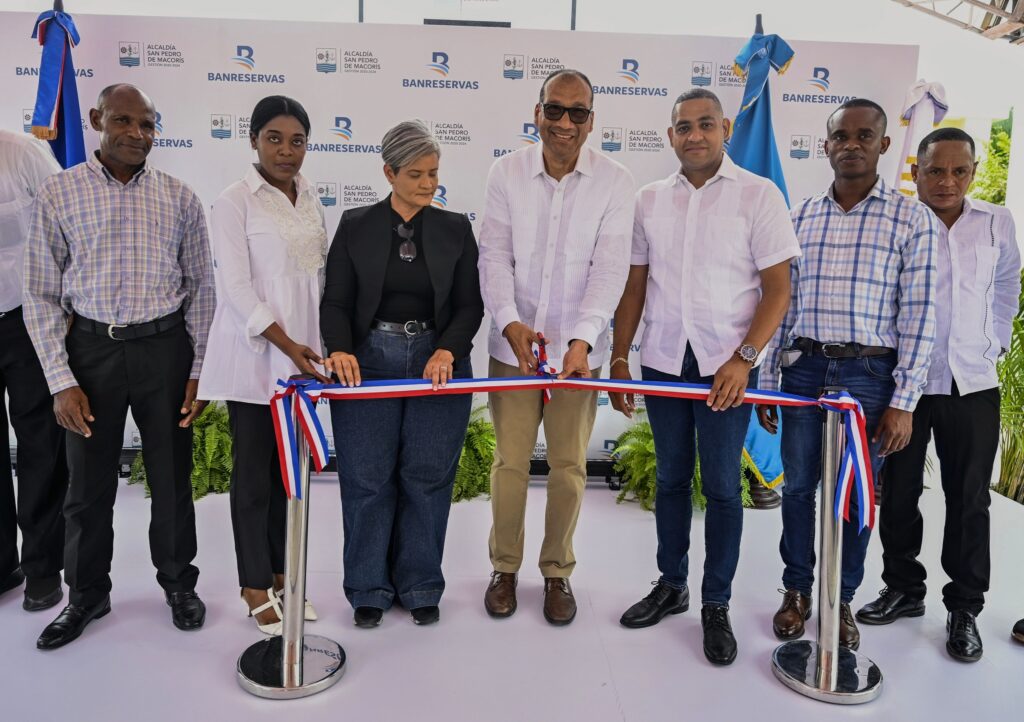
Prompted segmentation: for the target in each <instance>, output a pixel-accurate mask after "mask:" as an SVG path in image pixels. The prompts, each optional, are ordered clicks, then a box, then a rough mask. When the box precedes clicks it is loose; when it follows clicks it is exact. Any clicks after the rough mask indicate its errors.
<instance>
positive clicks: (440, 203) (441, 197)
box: [430, 185, 476, 221]
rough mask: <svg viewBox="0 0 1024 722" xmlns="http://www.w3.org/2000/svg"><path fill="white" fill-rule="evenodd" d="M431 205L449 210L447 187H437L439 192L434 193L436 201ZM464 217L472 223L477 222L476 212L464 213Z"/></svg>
mask: <svg viewBox="0 0 1024 722" xmlns="http://www.w3.org/2000/svg"><path fill="white" fill-rule="evenodd" d="M430 205H432V206H434V208H442V209H447V208H448V188H447V187H445V186H442V185H439V186H438V187H437V190H436V191H434V200H433V201H431V203H430ZM462 215H464V216H465V217H466V218H468V219H469V220H471V221H475V220H476V212H475V211H470V212H468V213H466V212H464V213H463V214H462Z"/></svg>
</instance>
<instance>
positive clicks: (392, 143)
mask: <svg viewBox="0 0 1024 722" xmlns="http://www.w3.org/2000/svg"><path fill="white" fill-rule="evenodd" d="M431 153H436V154H437V156H438V157H441V144H440V143H438V142H437V138H435V137H434V134H433V133H431V132H430V128H428V127H427V124H426V123H424V122H423V121H422V120H406V121H404V122H402V123H399V124H398V125H396V126H395V127H394V128H392V129H391V130H389V131H388V132H387V133H385V134H384V138H383V139H382V140H381V142H380V155H381V158H383V159H384V162H385V163H386V164H388V165H389V166H391V169H392V170H393V171H395V172H396V173H397V172H398V170H399V169H401V168H404V167H405V166H407V165H409V164H410V163H413V162H415V161H416V160H417V159H419V158H422V157H423V156H425V155H430V154H431Z"/></svg>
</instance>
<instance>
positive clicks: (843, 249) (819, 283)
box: [757, 98, 937, 649]
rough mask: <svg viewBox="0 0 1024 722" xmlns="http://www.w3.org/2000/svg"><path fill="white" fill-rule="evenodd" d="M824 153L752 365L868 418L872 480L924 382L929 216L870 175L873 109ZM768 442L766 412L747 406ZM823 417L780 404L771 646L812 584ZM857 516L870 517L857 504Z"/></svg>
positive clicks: (858, 536)
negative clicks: (776, 316)
mask: <svg viewBox="0 0 1024 722" xmlns="http://www.w3.org/2000/svg"><path fill="white" fill-rule="evenodd" d="M826 130H827V140H826V142H825V151H826V153H827V154H828V158H829V163H830V164H831V166H832V170H833V172H834V174H835V179H834V181H833V183H832V184H831V185H830V186H829V187H828V189H827V190H825V191H823V192H821V193H819V194H818V195H816V196H813V197H811V198H808V199H806V200H804V201H802V202H801V203H798V204H796V205H795V206H794V207H793V209H792V211H791V215H792V218H793V225H794V227H795V230H796V235H797V238H798V239H799V240H800V249H801V251H802V253H803V256H802V257H801V258H800V259H798V260H797V261H796V262H795V263H794V264H793V265H792V279H793V281H792V282H793V299H792V302H791V303H790V307H789V312H788V313H787V314H786V318H785V320H784V321H783V322H782V326H781V327H780V328H779V333H778V335H777V336H776V338H775V340H774V341H773V343H772V349H771V351H770V353H769V356H768V360H767V361H766V363H765V364H764V365H763V366H762V370H761V376H760V381H761V387H762V388H765V389H771V390H777V389H779V386H780V381H779V379H780V376H781V389H782V391H784V392H786V393H790V394H797V395H800V396H810V397H814V398H817V397H818V396H819V395H820V394H821V393H822V390H823V389H824V388H826V387H833V386H840V387H843V388H845V389H846V390H847V391H849V392H850V394H851V395H853V396H854V397H856V398H857V399H858V400H859V401H860V403H861V406H862V407H863V409H864V414H865V416H866V418H867V435H868V440H869V449H868V452H869V454H870V458H871V468H872V471H873V473H874V474H875V475H876V476H877V474H878V472H879V470H880V469H881V467H882V462H883V460H884V459H885V457H887V456H889V455H890V454H893V453H895V452H897V451H899V450H900V449H902V448H903V447H904V446H906V445H907V442H908V441H909V440H910V434H911V419H912V415H913V414H912V412H913V411H914V408H915V407H916V406H917V402H918V400H919V399H920V398H921V393H922V391H923V389H924V386H925V382H926V380H927V377H928V359H929V356H930V355H931V351H932V346H933V343H934V339H935V309H934V304H933V299H934V284H935V258H934V254H935V245H936V242H937V230H936V227H935V217H934V216H933V215H932V214H931V213H930V212H929V211H928V209H927V208H926V207H925V206H924V205H923V204H921V203H919V202H918V201H916V200H914V199H911V198H908V197H906V196H904V195H903V194H901V193H900V192H899V191H898V190H897V189H895V188H890V187H889V185H888V184H886V183H885V181H883V180H882V179H881V177H880V176H879V175H878V160H879V157H880V156H881V155H882V153H884V152H885V151H886V150H888V148H889V137H888V136H887V135H886V134H885V130H886V117H885V111H884V110H883V109H882V107H881V106H879V105H878V104H877V103H875V102H873V101H871V100H868V99H866V98H857V99H854V100H850V101H847V102H846V103H843V104H842V105H841V106H839V108H837V109H836V110H835V111H834V112H833V113H832V114H831V115H830V116H829V118H828V121H827V122H826ZM757 413H758V418H759V420H760V422H761V425H762V426H763V427H764V428H765V429H766V430H768V431H769V432H771V433H775V431H776V426H777V420H778V413H779V412H778V408H777V407H775V406H758V407H757ZM824 413H825V412H823V411H822V410H821V409H819V408H817V407H813V406H807V407H791V406H784V407H783V408H782V420H783V424H782V465H783V473H784V474H785V480H786V484H785V487H784V488H783V492H782V540H781V541H780V543H779V551H780V554H781V556H782V561H783V563H784V565H785V569H784V571H783V574H782V585H783V587H784V589H783V599H782V604H781V606H780V607H779V610H778V611H777V612H776V614H775V616H774V618H773V620H772V628H773V630H774V632H775V635H776V636H777V637H778V638H779V639H796V638H797V637H800V636H801V635H803V633H804V622H805V620H807V619H808V618H809V617H810V614H811V596H810V595H811V587H812V585H813V583H814V564H815V554H814V519H815V503H814V499H815V494H816V492H817V488H818V482H819V480H820V478H821V425H822V423H823V418H824V417H823V414H824ZM862 503H863V500H860V499H858V497H857V494H856V493H852V494H851V495H850V516H849V519H850V520H849V521H848V522H845V523H843V530H842V533H843V558H842V571H841V577H842V579H841V594H840V605H839V643H840V644H841V645H843V646H845V647H847V648H849V649H857V647H858V646H859V645H860V631H859V630H858V629H857V623H856V622H855V621H854V618H853V613H852V612H851V611H850V603H851V601H852V600H853V596H854V594H855V593H856V591H857V587H859V586H860V583H861V581H862V580H863V579H864V557H865V555H866V554H867V548H868V541H869V540H870V538H871V532H870V530H868V529H864V530H861V528H860V523H859V510H860V508H861V506H860V505H861V504H862ZM864 511H865V513H868V512H869V511H870V510H867V509H865V510H864Z"/></svg>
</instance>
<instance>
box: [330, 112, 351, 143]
mask: <svg viewBox="0 0 1024 722" xmlns="http://www.w3.org/2000/svg"><path fill="white" fill-rule="evenodd" d="M331 133H333V134H334V135H336V136H338V137H339V138H344V139H345V140H352V119H351V118H346V117H345V116H343V115H339V116H336V117H335V118H334V127H333V128H331Z"/></svg>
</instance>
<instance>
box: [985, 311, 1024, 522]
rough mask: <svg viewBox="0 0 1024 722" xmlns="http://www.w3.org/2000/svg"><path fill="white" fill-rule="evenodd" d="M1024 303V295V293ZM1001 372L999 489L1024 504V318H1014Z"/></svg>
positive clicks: (997, 486)
mask: <svg viewBox="0 0 1024 722" xmlns="http://www.w3.org/2000/svg"><path fill="white" fill-rule="evenodd" d="M1021 301H1022V303H1024V294H1022V296H1021ZM996 368H997V372H998V374H999V390H1000V394H1001V399H1000V405H999V417H1000V418H999V423H1000V430H999V434H1000V449H1001V454H1000V464H999V479H998V480H997V481H996V484H995V486H994V487H993V488H994V489H995V491H996V492H997V493H999V494H1002V495H1003V496H1005V497H1007V498H1010V499H1013V500H1014V501H1017V502H1020V503H1022V504H1024V319H1022V318H1021V316H1020V315H1018V316H1017V318H1015V319H1013V335H1012V336H1011V338H1010V348H1009V349H1008V350H1007V352H1006V354H1005V355H1004V356H1003V358H1002V359H1001V360H1000V361H999V364H998V365H997V367H996Z"/></svg>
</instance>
